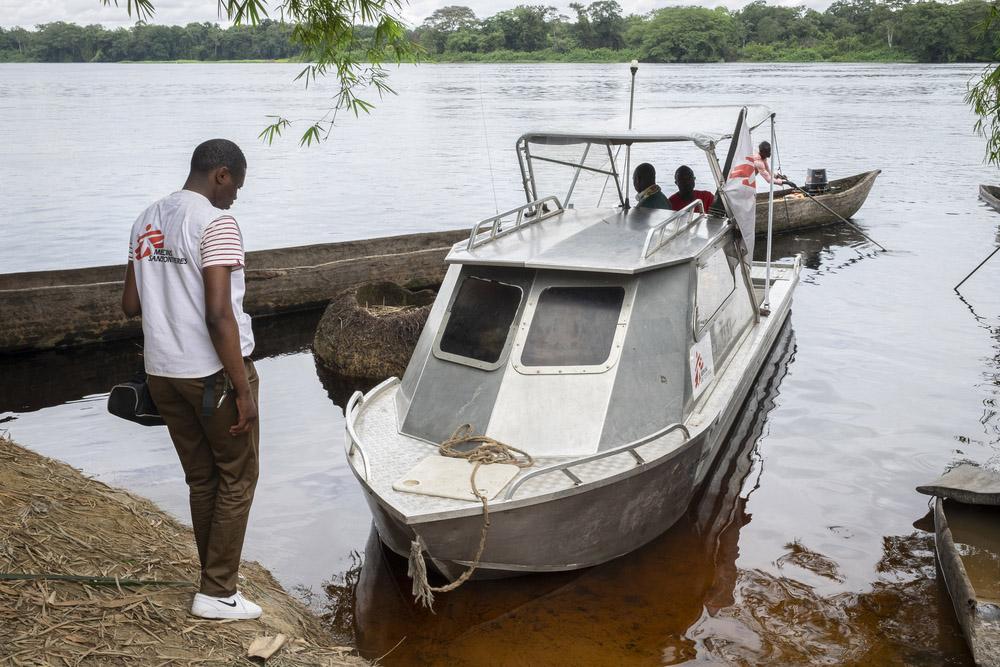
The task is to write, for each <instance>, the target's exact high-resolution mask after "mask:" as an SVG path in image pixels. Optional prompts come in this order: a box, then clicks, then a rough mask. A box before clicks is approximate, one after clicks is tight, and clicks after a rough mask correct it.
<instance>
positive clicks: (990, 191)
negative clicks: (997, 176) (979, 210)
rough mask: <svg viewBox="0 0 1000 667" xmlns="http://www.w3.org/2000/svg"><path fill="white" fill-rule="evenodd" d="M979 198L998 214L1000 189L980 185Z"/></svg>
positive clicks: (993, 186)
mask: <svg viewBox="0 0 1000 667" xmlns="http://www.w3.org/2000/svg"><path fill="white" fill-rule="evenodd" d="M979 198H980V199H982V200H983V201H984V202H985V203H986V204H987V205H989V206H990V207H991V208H992V209H993V210H994V211H997V212H1000V187H997V186H996V185H980V186H979Z"/></svg>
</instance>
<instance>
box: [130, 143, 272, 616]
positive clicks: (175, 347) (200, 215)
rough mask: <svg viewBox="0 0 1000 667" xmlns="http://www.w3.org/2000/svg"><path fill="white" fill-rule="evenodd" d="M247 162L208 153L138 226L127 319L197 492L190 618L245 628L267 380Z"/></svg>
mask: <svg viewBox="0 0 1000 667" xmlns="http://www.w3.org/2000/svg"><path fill="white" fill-rule="evenodd" d="M246 166H247V162H246V158H245V157H244V155H243V152H242V151H241V150H240V149H239V147H238V146H237V145H236V144H234V143H233V142H231V141H227V140H225V139H211V140H209V141H206V142H204V143H202V144H200V145H199V146H198V147H197V148H195V150H194V154H193V155H192V156H191V171H190V173H189V174H188V178H187V181H186V182H185V183H184V187H183V189H181V190H179V191H178V192H175V193H173V194H171V195H168V196H166V197H164V198H163V199H161V200H159V201H158V202H156V203H155V204H153V205H152V206H150V207H149V208H147V209H146V210H145V211H144V212H143V213H142V215H140V216H139V218H138V219H137V220H136V221H135V223H134V224H133V225H132V234H131V236H130V237H129V262H128V270H127V271H126V274H125V291H124V293H123V295H122V310H124V311H125V314H126V315H128V316H130V317H134V316H136V315H140V314H141V315H142V332H143V336H144V338H145V342H144V350H143V357H144V360H145V366H146V373H147V375H148V383H149V391H150V394H151V395H152V397H153V400H154V401H155V402H156V406H157V408H158V409H159V412H160V414H161V415H162V416H163V419H164V421H165V422H166V424H167V428H168V429H169V431H170V438H171V440H173V443H174V448H175V449H176V450H177V454H178V457H179V458H180V461H181V466H182V467H183V469H184V476H185V481H186V482H187V484H188V487H189V490H190V502H191V523H192V525H193V527H194V535H195V542H196V544H197V547H198V557H199V560H200V561H201V585H200V590H199V592H198V593H197V594H196V595H195V598H194V602H193V604H192V606H191V613H192V614H194V615H195V616H200V617H202V618H219V619H233V618H237V619H246V618H257V617H259V616H260V614H261V609H260V607H259V606H257V605H256V604H254V603H253V602H250V601H249V600H247V599H246V598H244V597H243V595H242V594H241V593H240V592H239V591H238V590H237V581H238V576H239V565H240V556H241V553H242V550H243V538H244V535H245V533H246V526H247V517H248V516H249V514H250V505H251V503H252V502H253V495H254V490H255V488H256V485H257V473H258V434H259V429H258V422H257V393H258V379H257V373H256V370H255V369H254V366H253V363H252V362H251V361H250V353H251V352H252V351H253V347H254V339H253V331H252V330H251V328H250V317H249V316H248V315H247V314H246V313H244V312H243V294H244V291H245V282H244V249H243V236H242V233H241V231H240V228H239V226H238V225H237V224H236V220H235V219H234V218H233V217H232V216H231V215H228V214H226V213H224V211H225V210H227V209H228V208H229V207H230V206H232V204H233V202H235V201H236V195H237V191H238V190H239V189H240V188H241V187H243V180H244V178H245V177H246Z"/></svg>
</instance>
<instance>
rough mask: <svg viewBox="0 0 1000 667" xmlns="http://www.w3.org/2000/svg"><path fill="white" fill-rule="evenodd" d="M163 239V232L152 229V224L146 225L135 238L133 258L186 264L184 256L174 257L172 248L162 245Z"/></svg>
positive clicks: (164, 238)
mask: <svg viewBox="0 0 1000 667" xmlns="http://www.w3.org/2000/svg"><path fill="white" fill-rule="evenodd" d="M165 240H166V237H165V236H164V234H163V232H161V231H160V230H159V229H153V225H146V230H145V231H144V232H143V233H142V234H140V235H139V236H138V238H136V240H135V258H136V259H137V260H143V259H146V258H147V257H148V258H149V261H151V262H165V263H169V264H187V263H188V261H187V258H186V257H174V252H173V251H172V250H170V249H168V248H164V247H163V245H164V242H165Z"/></svg>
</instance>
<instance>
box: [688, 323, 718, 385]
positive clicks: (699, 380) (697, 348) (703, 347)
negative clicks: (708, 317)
mask: <svg viewBox="0 0 1000 667" xmlns="http://www.w3.org/2000/svg"><path fill="white" fill-rule="evenodd" d="M689 363H690V368H691V393H692V395H693V397H694V398H698V396H700V395H701V393H702V392H703V391H705V388H706V387H708V385H709V384H711V382H712V379H713V378H714V377H715V360H714V359H713V358H712V335H711V334H710V333H709V332H707V331H706V332H705V335H704V336H703V337H702V339H701V340H700V341H698V342H697V343H695V344H694V345H692V346H691V355H690V359H689Z"/></svg>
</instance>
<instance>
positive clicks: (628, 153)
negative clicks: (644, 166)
mask: <svg viewBox="0 0 1000 667" xmlns="http://www.w3.org/2000/svg"><path fill="white" fill-rule="evenodd" d="M628 68H629V71H630V72H632V89H631V91H629V95H628V129H629V131H630V132H631V131H632V110H633V109H634V108H635V73H636V72H638V71H639V61H638V60H633V61H632V62H631V63H629V66H628ZM631 158H632V144H631V143H628V144H625V174H624V176H625V202H624V204H623V206H624V208H625V211H626V212H627V211H628V209H629V204H628V202H629V196H630V193H629V186H630V185H631V184H632V177H631V175H630V173H629V170H630V169H631V168H632V162H631Z"/></svg>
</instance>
